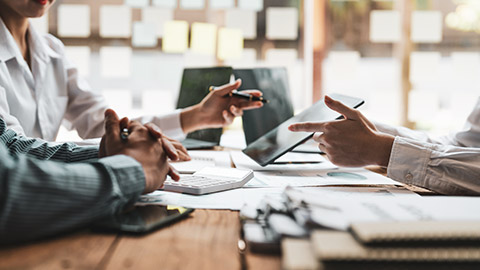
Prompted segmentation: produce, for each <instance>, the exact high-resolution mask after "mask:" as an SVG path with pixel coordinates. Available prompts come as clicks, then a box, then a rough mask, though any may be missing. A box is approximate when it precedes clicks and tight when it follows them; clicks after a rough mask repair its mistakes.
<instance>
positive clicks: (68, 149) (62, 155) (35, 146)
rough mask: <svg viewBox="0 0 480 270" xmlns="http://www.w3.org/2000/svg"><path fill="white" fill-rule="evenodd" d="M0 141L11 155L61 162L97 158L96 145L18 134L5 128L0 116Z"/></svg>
mask: <svg viewBox="0 0 480 270" xmlns="http://www.w3.org/2000/svg"><path fill="white" fill-rule="evenodd" d="M0 142H1V143H3V144H4V145H5V146H6V147H7V148H8V150H9V152H10V154H11V155H14V156H16V155H18V154H27V155H29V156H32V157H35V158H38V159H43V160H58V161H62V162H67V163H70V162H79V161H86V160H89V159H95V158H98V147H97V146H78V145H76V144H74V143H51V142H46V141H43V140H41V139H33V138H27V137H23V136H18V135H17V134H16V133H15V132H14V131H13V130H11V129H7V127H6V125H5V122H4V121H3V119H1V118H0Z"/></svg>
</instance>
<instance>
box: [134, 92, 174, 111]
mask: <svg viewBox="0 0 480 270" xmlns="http://www.w3.org/2000/svg"><path fill="white" fill-rule="evenodd" d="M142 110H143V112H144V113H145V114H146V115H159V114H167V113H171V112H172V111H173V110H175V101H174V98H173V91H167V90H159V89H149V90H143V91H142Z"/></svg>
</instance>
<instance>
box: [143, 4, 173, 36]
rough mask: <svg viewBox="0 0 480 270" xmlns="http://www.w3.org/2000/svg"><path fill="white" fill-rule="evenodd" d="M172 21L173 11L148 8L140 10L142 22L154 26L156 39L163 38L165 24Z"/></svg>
mask: <svg viewBox="0 0 480 270" xmlns="http://www.w3.org/2000/svg"><path fill="white" fill-rule="evenodd" d="M171 20H173V10H172V9H165V8H155V7H149V8H144V9H142V21H143V22H147V23H153V24H155V31H156V34H157V37H159V38H161V37H163V27H164V25H165V22H168V21H171Z"/></svg>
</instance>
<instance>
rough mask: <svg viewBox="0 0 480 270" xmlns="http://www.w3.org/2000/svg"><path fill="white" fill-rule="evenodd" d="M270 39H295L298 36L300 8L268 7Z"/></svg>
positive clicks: (268, 33)
mask: <svg viewBox="0 0 480 270" xmlns="http://www.w3.org/2000/svg"><path fill="white" fill-rule="evenodd" d="M266 24H267V32H266V37H267V38H268V39H280V40H294V39H297V37H298V10H297V8H292V7H269V8H267V19H266Z"/></svg>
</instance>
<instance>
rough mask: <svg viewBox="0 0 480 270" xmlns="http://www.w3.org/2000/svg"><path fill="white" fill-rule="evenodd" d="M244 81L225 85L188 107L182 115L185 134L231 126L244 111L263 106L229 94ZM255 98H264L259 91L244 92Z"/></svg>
mask: <svg viewBox="0 0 480 270" xmlns="http://www.w3.org/2000/svg"><path fill="white" fill-rule="evenodd" d="M241 84H242V81H241V80H240V79H238V80H236V81H235V82H234V83H231V84H225V85H222V86H219V87H217V88H215V90H213V91H211V92H210V93H209V94H208V95H207V96H206V97H205V98H204V99H203V100H202V101H201V102H200V103H198V104H196V105H194V106H191V107H188V108H186V109H184V110H183V111H182V113H181V114H180V119H181V123H182V128H183V131H184V132H185V133H189V132H192V131H195V130H198V129H204V128H217V127H223V126H226V125H229V124H231V123H232V122H233V119H234V118H235V117H237V116H242V115H243V111H244V110H250V109H256V108H260V107H262V106H263V103H262V102H261V101H249V100H246V99H241V98H237V97H231V96H229V95H228V94H229V93H231V92H232V91H234V90H236V89H238V88H239V87H240V85H241ZM242 92H244V93H248V94H251V95H254V96H258V97H260V96H262V92H260V91H258V90H245V91H242Z"/></svg>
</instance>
